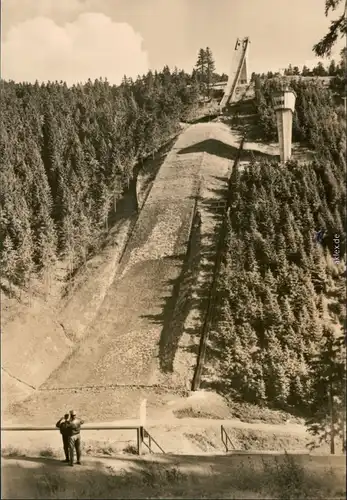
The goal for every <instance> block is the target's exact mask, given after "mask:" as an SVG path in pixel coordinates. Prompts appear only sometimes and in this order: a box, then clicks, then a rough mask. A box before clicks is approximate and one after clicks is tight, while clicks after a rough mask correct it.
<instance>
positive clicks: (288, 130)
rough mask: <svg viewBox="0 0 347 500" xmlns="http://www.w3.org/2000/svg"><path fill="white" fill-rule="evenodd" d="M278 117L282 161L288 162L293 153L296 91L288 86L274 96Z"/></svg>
mask: <svg viewBox="0 0 347 500" xmlns="http://www.w3.org/2000/svg"><path fill="white" fill-rule="evenodd" d="M272 100H273V106H274V110H275V111H276V118H277V132H278V140H279V144H280V156H281V162H283V163H284V162H286V161H288V160H289V159H290V157H291V154H292V128H293V113H294V109H295V100H296V93H295V92H294V90H291V89H290V88H289V87H288V86H286V87H285V88H284V89H283V90H282V91H280V92H276V93H274V94H273V96H272Z"/></svg>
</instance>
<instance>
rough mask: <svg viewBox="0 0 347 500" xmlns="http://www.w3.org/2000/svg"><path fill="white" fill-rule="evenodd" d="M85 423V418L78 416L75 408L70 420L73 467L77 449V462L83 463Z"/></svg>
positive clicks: (71, 463) (71, 412) (70, 449)
mask: <svg viewBox="0 0 347 500" xmlns="http://www.w3.org/2000/svg"><path fill="white" fill-rule="evenodd" d="M83 424H84V420H81V419H80V418H77V415H76V412H75V411H74V410H71V411H70V420H69V458H70V464H69V465H70V466H71V467H73V459H74V452H75V450H76V456H77V464H78V465H82V464H81V425H83Z"/></svg>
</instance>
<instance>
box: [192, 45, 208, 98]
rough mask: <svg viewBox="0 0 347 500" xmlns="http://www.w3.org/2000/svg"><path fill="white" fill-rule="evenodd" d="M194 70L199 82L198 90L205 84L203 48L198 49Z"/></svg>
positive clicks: (205, 65)
mask: <svg viewBox="0 0 347 500" xmlns="http://www.w3.org/2000/svg"><path fill="white" fill-rule="evenodd" d="M195 67H196V72H197V75H198V80H199V83H200V90H203V88H204V86H205V84H206V80H207V78H206V71H207V58H206V52H205V50H204V49H200V50H199V54H198V59H197V61H196V65H195Z"/></svg>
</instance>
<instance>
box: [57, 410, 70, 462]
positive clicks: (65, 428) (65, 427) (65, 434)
mask: <svg viewBox="0 0 347 500" xmlns="http://www.w3.org/2000/svg"><path fill="white" fill-rule="evenodd" d="M69 417H70V415H69V414H68V413H65V415H64V416H63V417H62V418H61V419H60V420H58V422H57V423H56V424H55V426H56V427H58V429H59V430H60V434H61V437H62V439H63V448H64V453H65V460H63V462H65V463H68V462H69V435H70V428H69Z"/></svg>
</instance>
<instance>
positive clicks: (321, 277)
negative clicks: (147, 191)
mask: <svg viewBox="0 0 347 500" xmlns="http://www.w3.org/2000/svg"><path fill="white" fill-rule="evenodd" d="M276 85H280V81H278V82H276V80H274V79H266V80H265V81H263V82H260V83H259V82H258V86H257V88H256V108H257V114H258V120H259V123H260V127H261V130H262V134H263V139H264V140H266V141H268V140H273V139H274V140H276V121H275V116H274V113H273V109H272V104H271V92H272V90H274V87H276ZM293 87H294V90H295V91H296V93H297V104H296V114H295V117H294V135H295V139H296V140H300V141H302V142H306V143H307V144H309V145H310V147H311V149H313V150H314V151H315V153H316V154H315V159H314V160H313V161H311V162H308V163H306V164H305V165H300V164H298V163H297V162H295V161H290V162H288V163H287V164H286V165H284V166H283V165H281V164H278V163H277V162H274V161H270V160H267V159H265V160H260V161H256V160H255V159H254V160H253V161H252V162H251V163H250V165H249V166H247V167H246V168H245V169H244V170H240V169H239V168H234V170H233V172H232V176H231V180H230V195H229V196H230V198H229V202H230V207H231V209H230V211H229V212H228V215H227V217H226V220H225V228H226V229H225V232H226V237H225V241H226V243H225V248H224V252H223V259H222V269H221V273H220V278H219V283H218V294H217V308H216V313H215V321H214V327H213V332H212V335H211V342H212V347H211V349H210V351H211V354H212V355H213V356H214V357H215V358H216V359H217V360H218V362H217V365H216V366H217V369H218V371H219V375H220V378H221V379H222V380H223V381H225V384H226V388H227V390H228V391H229V393H230V394H231V395H232V397H233V398H240V399H243V400H247V401H249V402H253V403H254V402H256V403H258V404H261V405H267V406H269V407H272V408H281V409H285V410H287V411H289V412H294V413H295V412H296V413H297V412H299V414H301V416H305V417H306V418H307V422H308V424H309V425H310V430H311V431H312V432H313V433H318V434H320V435H323V436H324V433H325V431H326V429H327V426H328V427H329V425H330V427H331V424H332V423H333V425H332V427H333V430H331V428H330V431H329V432H330V435H331V432H339V433H340V434H341V429H342V427H343V415H344V412H345V409H344V403H345V396H344V394H345V392H344V391H345V352H344V349H345V337H344V334H343V333H341V328H342V327H343V326H344V325H345V310H344V301H345V251H346V233H345V228H346V210H345V207H346V188H345V182H344V179H345V176H346V160H345V154H344V153H345V147H346V143H345V130H346V125H345V119H344V114H343V113H340V111H339V110H337V109H336V107H335V106H334V103H333V99H332V95H331V93H330V91H329V89H325V88H323V87H322V86H321V85H319V84H316V83H312V82H309V83H307V82H302V81H299V82H295V83H293ZM321 230H322V231H321ZM317 233H318V234H324V236H323V237H322V238H318V237H317ZM336 237H337V238H338V249H339V257H338V259H337V258H336V255H335V258H334V256H333V251H334V248H335V247H334V238H335V239H336ZM329 317H331V318H333V320H330V319H328V318H329ZM337 325H340V326H339V327H337ZM343 331H344V330H343V329H342V332H343ZM337 429H339V430H337ZM332 443H334V439H332Z"/></svg>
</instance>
